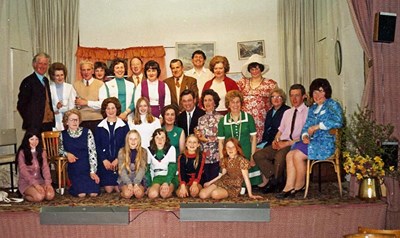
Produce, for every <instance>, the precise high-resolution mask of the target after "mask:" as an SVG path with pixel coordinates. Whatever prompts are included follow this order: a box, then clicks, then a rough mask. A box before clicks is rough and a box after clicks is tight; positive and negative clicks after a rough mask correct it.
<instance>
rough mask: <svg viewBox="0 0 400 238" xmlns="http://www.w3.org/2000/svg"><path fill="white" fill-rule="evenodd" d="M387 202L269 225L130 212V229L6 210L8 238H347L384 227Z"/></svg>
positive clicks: (298, 212) (334, 208) (311, 212)
mask: <svg viewBox="0 0 400 238" xmlns="http://www.w3.org/2000/svg"><path fill="white" fill-rule="evenodd" d="M386 209H387V206H386V204H385V203H382V202H378V203H365V204H348V205H306V206H279V207H273V208H271V211H270V212H271V217H270V218H271V220H270V222H216V221H214V222H187V221H185V222H183V221H180V212H179V209H174V210H134V209H131V210H130V211H129V224H128V225H41V224H40V218H39V217H40V216H39V212H37V211H17V212H13V211H3V212H1V213H0V230H1V235H0V236H1V237H3V238H9V237H10V238H19V237H30V238H36V237H37V238H47V237H49V238H55V237H82V238H91V237H95V238H103V237H104V238H110V237H119V238H123V237H146V238H147V237H148V238H150V237H157V238H159V237H174V238H175V237H191V238H197V237H199V238H205V237H229V238H235V237H252V238H253V237H254V238H255V237H275V238H279V237H308V238H312V237H315V238H317V237H318V238H322V237H329V238H330V237H332V238H333V237H338V238H339V237H343V235H345V234H349V233H356V232H357V227H358V226H364V227H375V228H380V229H383V228H384V227H385V216H386Z"/></svg>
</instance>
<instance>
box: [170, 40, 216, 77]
mask: <svg viewBox="0 0 400 238" xmlns="http://www.w3.org/2000/svg"><path fill="white" fill-rule="evenodd" d="M175 48H176V56H177V58H178V59H180V60H182V62H183V68H184V70H189V69H191V68H192V67H193V66H192V53H193V52H194V51H196V50H202V51H203V52H204V53H205V54H206V57H207V59H206V63H205V66H206V67H207V68H208V64H209V62H210V60H211V58H212V57H214V55H215V42H176V44H175Z"/></svg>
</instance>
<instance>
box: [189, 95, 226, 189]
mask: <svg viewBox="0 0 400 238" xmlns="http://www.w3.org/2000/svg"><path fill="white" fill-rule="evenodd" d="M219 101H220V98H219V96H218V94H217V93H216V92H215V91H214V90H212V89H207V90H205V91H204V92H203V93H202V94H201V103H202V105H203V106H204V109H205V111H206V114H205V115H203V116H201V117H200V118H199V121H198V126H197V128H195V134H196V136H197V138H199V140H200V142H201V147H202V150H203V152H204V153H205V155H206V161H205V165H204V174H203V176H202V177H201V182H200V183H201V184H204V183H205V182H208V181H210V180H212V179H214V178H215V177H217V176H218V174H219V170H220V167H219V151H218V139H217V132H218V122H219V120H221V118H222V117H223V115H221V114H219V113H218V112H217V111H215V108H217V107H218V105H219Z"/></svg>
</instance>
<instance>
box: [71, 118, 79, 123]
mask: <svg viewBox="0 0 400 238" xmlns="http://www.w3.org/2000/svg"><path fill="white" fill-rule="evenodd" d="M68 121H70V122H78V121H79V119H75V118H70V119H68Z"/></svg>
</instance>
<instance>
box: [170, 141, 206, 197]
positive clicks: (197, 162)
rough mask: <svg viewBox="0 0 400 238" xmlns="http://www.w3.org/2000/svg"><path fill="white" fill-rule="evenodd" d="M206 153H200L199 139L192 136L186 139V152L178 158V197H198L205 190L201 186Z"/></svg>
mask: <svg viewBox="0 0 400 238" xmlns="http://www.w3.org/2000/svg"><path fill="white" fill-rule="evenodd" d="M205 159H206V156H205V153H203V152H200V143H199V139H198V138H197V137H196V136H195V135H193V134H191V135H189V136H188V137H187V138H186V149H185V152H184V153H182V154H181V155H179V158H178V177H179V187H178V189H177V190H176V195H177V196H178V197H180V198H185V197H188V196H189V194H190V196H191V197H197V196H198V195H199V192H200V190H201V189H202V188H203V187H202V186H201V184H200V180H201V176H202V174H203V169H204V161H205Z"/></svg>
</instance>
